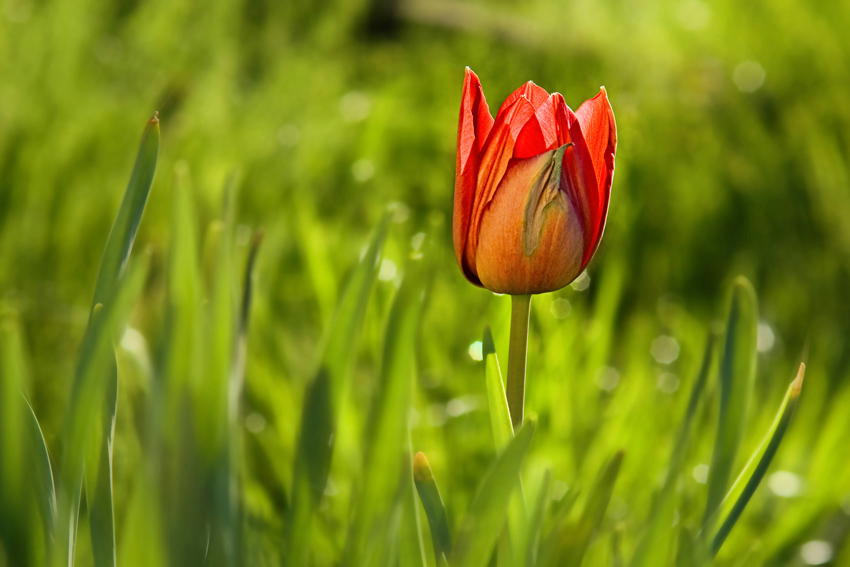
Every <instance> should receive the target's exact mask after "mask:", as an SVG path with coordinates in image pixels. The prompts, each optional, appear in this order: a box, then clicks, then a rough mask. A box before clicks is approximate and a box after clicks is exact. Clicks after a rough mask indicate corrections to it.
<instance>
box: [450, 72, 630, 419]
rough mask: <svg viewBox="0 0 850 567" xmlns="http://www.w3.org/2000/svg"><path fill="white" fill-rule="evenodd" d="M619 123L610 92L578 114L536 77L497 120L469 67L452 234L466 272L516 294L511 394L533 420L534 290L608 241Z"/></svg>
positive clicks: (548, 286) (552, 284)
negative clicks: (529, 379) (529, 385)
mask: <svg viewBox="0 0 850 567" xmlns="http://www.w3.org/2000/svg"><path fill="white" fill-rule="evenodd" d="M616 150H617V127H616V124H615V123H614V113H613V111H612V110H611V105H610V103H609V102H608V95H607V94H606V92H605V89H604V88H603V89H601V91H600V92H599V94H598V95H596V96H595V97H593V98H592V99H590V100H588V101H585V102H584V103H583V104H582V105H581V106H580V107H579V108H578V110H577V111H576V112H573V111H572V110H570V107H569V106H567V103H566V102H564V97H563V96H561V95H560V94H559V93H553V94H551V95H550V94H549V93H548V92H546V91H545V90H544V89H542V88H540V87H538V86H537V85H535V84H534V83H532V82H531V81H529V82H528V83H526V84H525V85H523V86H522V87H520V88H519V89H517V90H516V91H514V93H513V94H511V96H509V97H508V98H507V99H506V100H505V102H504V103H502V106H501V107H500V108H499V111H498V112H497V113H496V118H495V119H493V116H492V115H491V114H490V109H489V107H488V106H487V100H486V99H485V98H484V91H483V90H482V88H481V82H480V81H479V80H478V77H477V76H476V75H475V73H473V72H472V70H471V69H469V68H468V67H467V69H466V78H465V80H464V83H463V96H462V98H461V104H460V119H459V121H458V132H457V170H456V173H455V199H454V216H453V223H452V237H453V239H454V248H455V256H456V258H457V263H458V265H459V266H460V269H461V271H462V272H463V275H464V276H466V279H468V280H469V281H470V282H472V283H473V284H475V285H477V286H481V287H484V288H487V289H489V290H491V291H494V292H497V293H507V294H510V295H511V296H512V302H511V335H510V350H509V353H508V379H507V383H506V392H505V394H506V397H507V401H508V406H509V409H510V414H511V421H512V423H513V425H514V427H515V428H516V427H518V426H519V425H520V424H521V423H522V419H523V406H524V403H525V361H526V352H527V348H528V318H529V312H530V308H531V294H534V293H544V292H547V291H555V290H558V289H561V288H562V287H564V286H566V285H567V284H569V283H570V282H571V281H573V280H574V279H575V278H576V277H578V275H579V274H581V272H582V270H584V268H585V267H586V266H587V264H588V262H590V259H591V258H593V254H594V253H595V252H596V249H597V247H598V246H599V241H600V240H601V239H602V232H603V231H604V229H605V219H606V218H607V216H608V201H609V198H610V196H611V181H612V180H613V178H614V154H615V152H616Z"/></svg>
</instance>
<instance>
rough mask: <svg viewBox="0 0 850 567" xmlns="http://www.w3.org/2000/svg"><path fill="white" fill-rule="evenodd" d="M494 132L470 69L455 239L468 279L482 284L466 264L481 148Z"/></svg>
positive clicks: (465, 85)
mask: <svg viewBox="0 0 850 567" xmlns="http://www.w3.org/2000/svg"><path fill="white" fill-rule="evenodd" d="M492 128H493V117H492V116H491V115H490V109H489V108H488V106H487V100H486V99H485V98H484V91H483V89H482V88H481V82H480V81H479V80H478V77H477V76H476V75H475V73H473V72H472V69H470V68H469V67H467V68H466V76H465V78H464V82H463V94H462V96H461V103H460V118H459V119H458V130H457V164H456V170H455V197H454V213H453V216H452V236H453V240H454V248H455V257H456V258H457V261H458V265H460V268H461V270H462V271H463V273H464V275H465V276H466V277H467V279H469V281H471V282H472V283H475V284H479V283H480V282H478V276H477V275H476V274H475V273H474V271H473V270H472V269H470V267H469V266H467V265H465V264H464V262H463V250H464V248H465V247H466V238H467V234H468V232H469V218H470V214H471V212H472V206H473V203H474V201H475V188H476V185H477V182H478V168H479V163H480V159H481V148H482V146H483V145H484V141H485V140H486V139H487V136H488V135H489V134H490V130H491V129H492Z"/></svg>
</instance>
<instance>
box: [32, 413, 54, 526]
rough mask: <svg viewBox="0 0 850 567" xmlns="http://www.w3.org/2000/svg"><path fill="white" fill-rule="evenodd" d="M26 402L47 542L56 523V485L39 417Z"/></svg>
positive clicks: (34, 475)
mask: <svg viewBox="0 0 850 567" xmlns="http://www.w3.org/2000/svg"><path fill="white" fill-rule="evenodd" d="M25 403H26V404H27V411H25V412H24V421H25V422H26V426H25V427H26V430H27V446H28V447H29V449H30V459H31V462H30V467H31V469H30V470H31V471H32V474H33V477H34V478H35V479H36V485H37V490H36V499H37V500H38V506H39V514H40V516H41V522H42V529H43V530H44V537H45V543H46V542H47V541H49V540H50V538H51V537H52V536H53V529H54V525H55V523H56V487H55V486H54V482H53V468H52V466H51V465H50V454H49V453H48V451H47V443H46V442H45V441H44V434H43V433H42V432H41V426H40V425H39V424H38V419H37V418H36V416H35V412H34V411H33V409H32V406H31V405H30V403H29V401H26V400H25Z"/></svg>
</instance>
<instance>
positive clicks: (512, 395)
mask: <svg viewBox="0 0 850 567" xmlns="http://www.w3.org/2000/svg"><path fill="white" fill-rule="evenodd" d="M530 312H531V296H530V295H512V296H511V343H510V346H509V347H508V383H507V386H506V388H505V390H506V391H505V394H506V395H507V398H508V408H509V409H510V411H511V422H512V423H513V426H514V431H516V430H518V429H519V428H520V426H521V425H522V417H523V415H522V414H523V406H524V405H525V358H526V351H527V350H528V316H529V313H530Z"/></svg>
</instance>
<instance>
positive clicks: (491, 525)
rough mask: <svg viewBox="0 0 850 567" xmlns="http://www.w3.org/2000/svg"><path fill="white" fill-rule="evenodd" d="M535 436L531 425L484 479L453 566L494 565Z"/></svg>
mask: <svg viewBox="0 0 850 567" xmlns="http://www.w3.org/2000/svg"><path fill="white" fill-rule="evenodd" d="M533 434H534V423H533V422H527V423H526V424H525V425H524V426H523V427H522V429H520V430H519V432H518V433H517V435H516V437H514V439H513V440H512V441H511V442H510V443H509V444H508V446H507V447H506V448H505V450H504V451H503V452H502V453H501V454H500V455H499V456H498V457H496V461H495V462H494V463H493V464H492V465H491V466H490V468H489V470H488V471H487V473H486V474H485V475H484V478H483V479H482V480H481V483H480V484H479V485H478V490H477V491H476V494H475V497H474V498H473V500H472V503H471V504H470V505H469V510H467V512H466V516H465V518H464V520H463V523H462V524H461V528H460V532H459V534H458V538H457V544H456V545H455V548H454V552H453V553H452V557H451V559H450V564H451V565H453V566H457V567H467V566H468V567H484V566H485V565H487V564H488V562H489V561H490V554H491V553H492V551H493V546H494V545H495V544H496V539H497V538H498V536H499V532H500V531H501V530H502V528H503V527H504V525H505V520H506V518H507V514H508V502H509V495H510V493H511V492H512V491H513V489H514V488H515V487H516V486H517V484H519V473H520V470H521V469H522V464H523V462H524V461H525V455H526V453H527V452H528V448H529V447H530V446H531V438H532V436H533Z"/></svg>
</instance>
